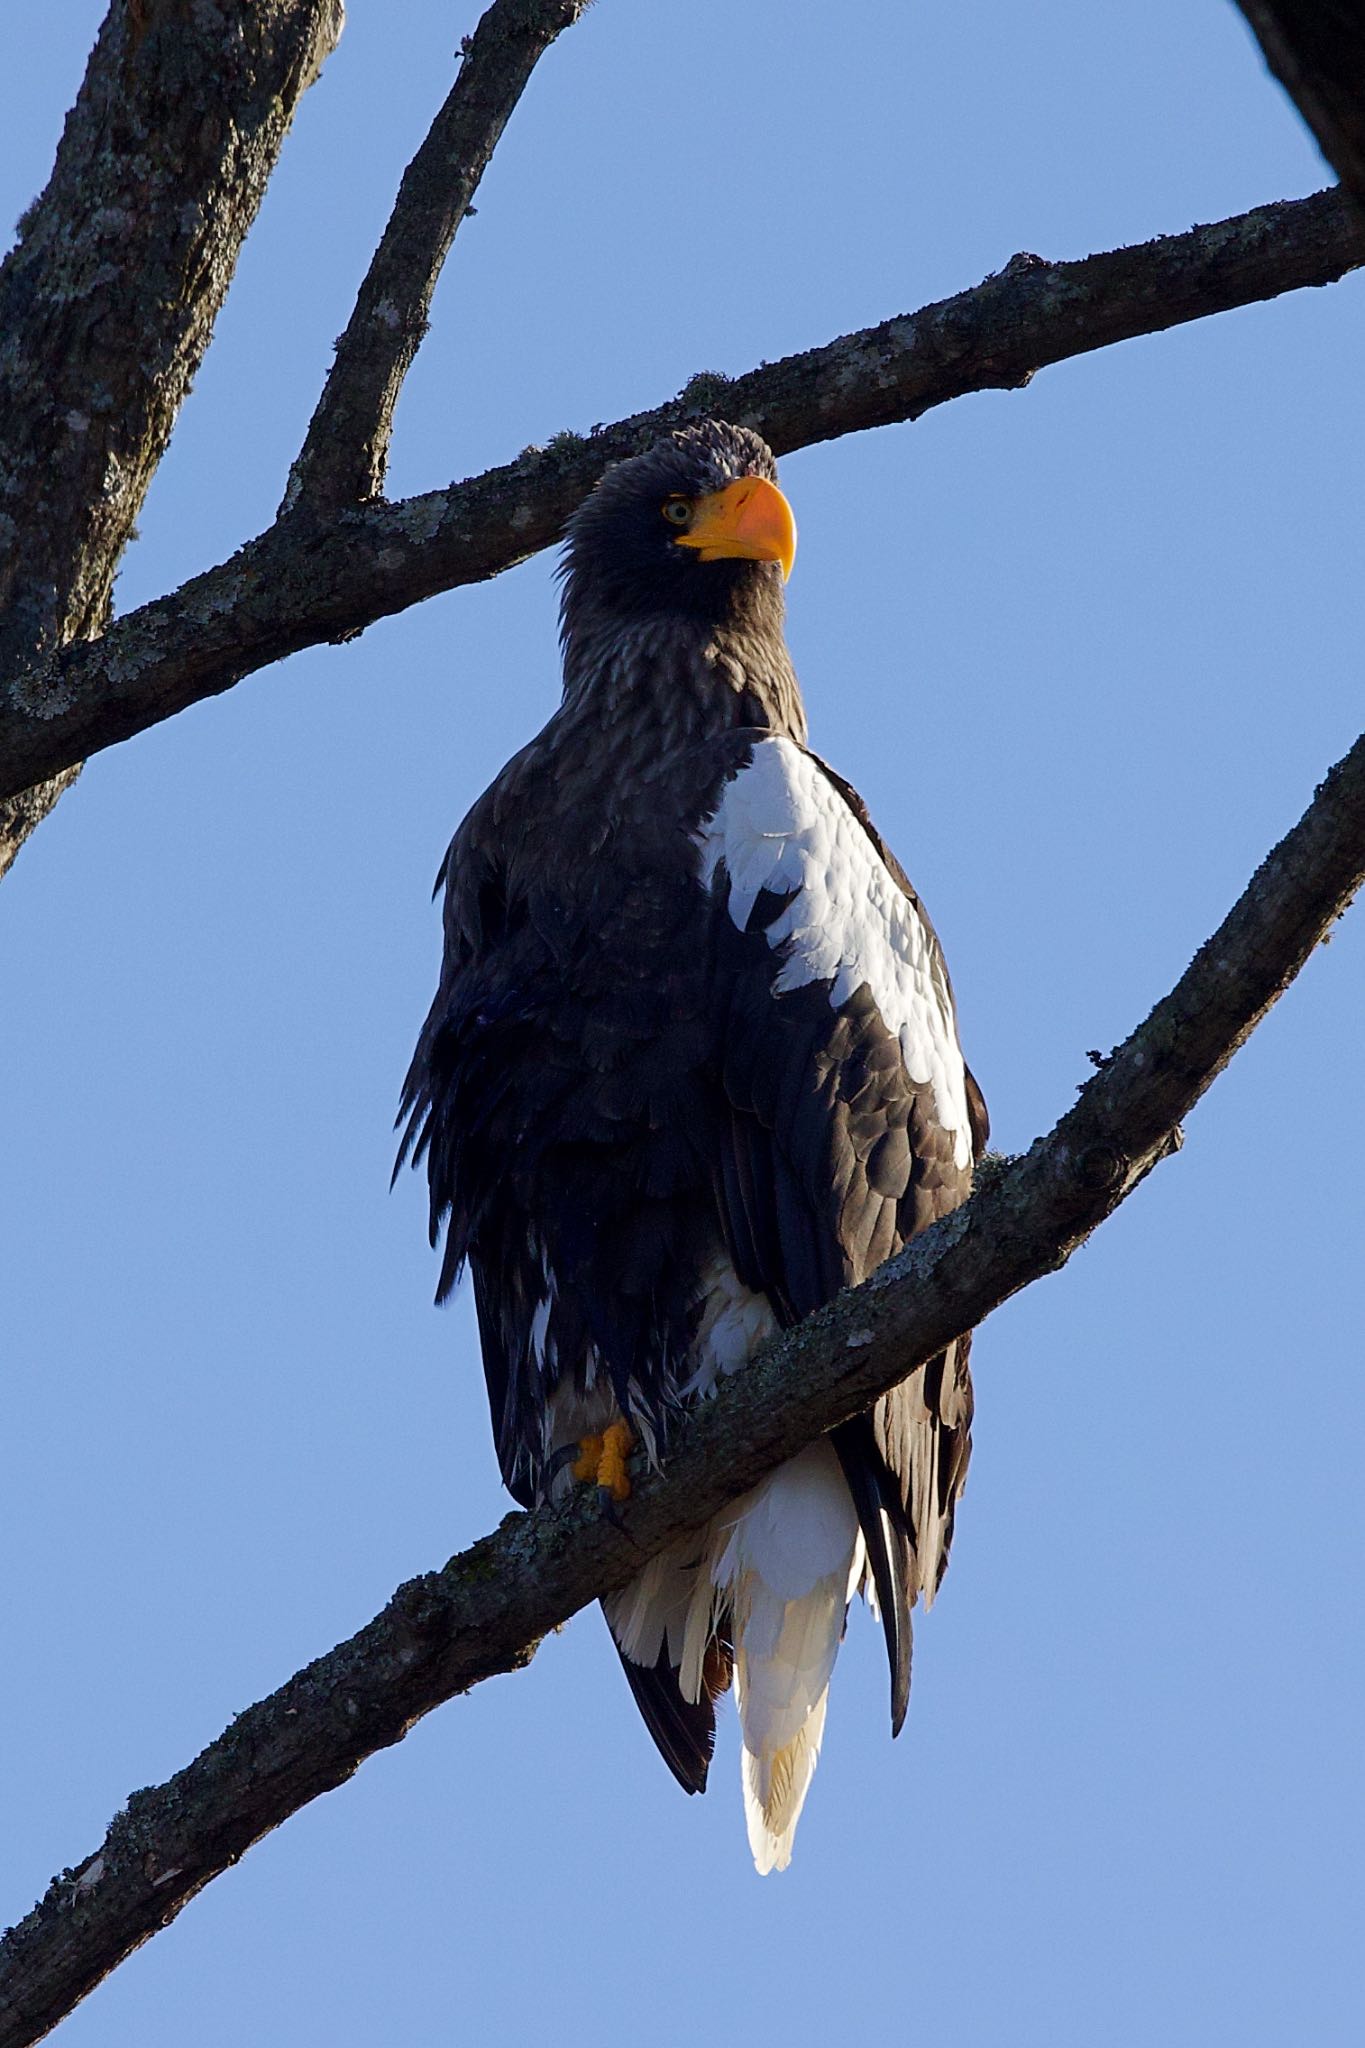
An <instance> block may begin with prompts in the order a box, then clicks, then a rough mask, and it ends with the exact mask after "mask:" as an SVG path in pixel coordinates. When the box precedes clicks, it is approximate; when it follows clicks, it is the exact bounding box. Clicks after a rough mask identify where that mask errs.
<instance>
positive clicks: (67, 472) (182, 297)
mask: <svg viewBox="0 0 1365 2048" xmlns="http://www.w3.org/2000/svg"><path fill="white" fill-rule="evenodd" d="M341 22H342V0H262V4H261V5H259V6H253V7H246V8H244V7H241V6H239V5H236V4H234V0H213V4H208V5H204V6H200V7H196V8H194V9H192V10H186V9H185V8H184V7H181V6H177V5H171V4H169V0H138V4H133V0H113V5H112V6H111V7H110V10H109V13H108V16H107V17H106V19H105V22H104V26H103V28H102V29H101V31H100V35H99V40H98V42H97V43H96V45H95V48H94V50H93V52H92V53H91V57H90V63H89V66H88V67H87V70H86V74H85V81H84V83H83V85H82V86H81V91H80V96H79V98H78V99H77V101H76V104H75V106H74V107H73V109H72V111H71V113H70V115H69V116H68V118H67V123H66V129H65V132H64V133H63V136H62V140H61V145H60V147H59V149H58V152H57V161H56V165H55V168H54V170H53V173H52V179H51V182H50V183H49V185H48V187H47V190H46V191H45V192H44V193H43V194H42V197H41V198H40V199H38V200H37V201H36V202H35V204H34V205H33V206H32V207H31V208H30V209H29V212H28V213H27V214H26V215H25V217H24V220H23V222H22V223H21V227H20V237H19V241H18V244H17V245H16V247H15V248H14V249H13V250H11V252H10V254H9V256H8V257H7V258H6V260H5V263H4V267H3V269H0V671H4V670H8V671H11V672H12V671H13V670H15V669H17V668H21V667H22V666H24V664H25V663H27V662H29V661H31V660H32V659H33V658H34V656H35V655H39V654H41V653H43V652H44V651H45V650H47V649H50V648H54V647H60V646H61V645H62V644H63V643H65V642H68V641H70V640H73V639H78V638H83V637H84V636H85V635H87V634H90V633H94V632H98V631H99V629H100V628H101V627H102V626H103V625H104V624H105V622H106V620H107V617H108V612H109V597H110V591H111V589H112V587H113V580H114V572H115V570H116V568H117V566H118V561H119V556H120V555H121V554H122V552H123V549H124V546H125V545H126V543H127V540H128V536H129V534H130V533H131V531H132V528H133V522H134V520H135V519H136V517H137V514H138V510H139V508H140V506H141V504H142V500H143V496H144V494H145V492H146V489H147V486H148V484H149V482H150V481H151V478H152V474H153V472H154V470H155V469H156V465H157V463H158V462H159V461H160V459H161V456H162V453H163V451H164V449H165V446H166V443H167V441H168V440H169V438H170V432H171V428H172V426H173V424H174V421H175V417H176V414H177V412H178V411H179V409H180V404H181V401H182V399H183V398H184V396H185V393H186V391H187V390H188V388H189V385H190V382H191V380H192V378H193V376H194V373H195V371H196V369H197V368H198V366H199V362H200V359H201V358H202V356H203V353H204V350H205V348H206V347H207V346H208V340H209V336H210V334H211V332H212V330H213V323H214V320H215V319H216V317H217V314H218V309H219V307H220V306H221V304H222V302H223V298H224V295H225V293H226V291H227V288H228V284H229V282H230V280H231V277H232V272H233V268H234V266H235V264H236V261H237V253H238V250H239V249H240V247H241V245H242V241H243V239H244V237H245V235H246V233H247V230H248V229H249V227H250V226H251V223H252V221H253V220H254V219H255V216H256V209H257V207H258V206H259V204H260V200H261V195H262V193H263V192H264V190H265V186H266V181H267V179H268V178H269V176H270V173H271V171H272V170H273V169H274V166H275V160H276V158H277V157H278V155H279V152H280V146H281V144H282V143H283V141H284V137H285V133H286V131H287V129H288V127H289V123H290V120H291V118H292V116H293V112H294V108H295V106H296V104H297V102H298V100H299V97H300V95H301V94H302V93H303V92H304V91H305V90H306V88H307V87H308V86H309V85H310V84H311V83H312V81H313V79H314V78H315V77H316V76H317V73H318V70H319V67H320V66H321V64H322V62H323V59H324V58H325V57H326V56H327V54H328V52H329V51H330V50H331V48H332V46H333V44H334V43H335V42H336V39H337V37H338V35H339V34H340V32H341ZM79 758H80V757H79V755H77V754H72V755H69V756H68V757H67V759H66V761H64V762H62V763H61V764H60V765H59V767H58V769H56V770H53V771H50V772H51V773H52V774H54V775H56V776H57V777H58V778H59V780H58V782H56V783H53V784H50V785H49V786H48V788H46V789H32V788H31V789H28V790H27V791H26V793H25V795H24V797H23V800H22V801H21V802H20V803H18V804H14V805H5V804H0V873H3V872H4V870H5V868H6V867H7V866H8V865H9V862H10V860H11V859H12V858H13V856H14V853H15V852H16V851H17V849H18V847H19V845H20V844H21V843H22V841H23V839H24V838H25V837H26V836H27V833H28V832H29V831H31V830H32V828H33V825H34V824H36V823H37V821H38V819H39V818H41V817H42V816H43V814H44V812H45V811H46V810H47V809H48V808H50V806H51V804H52V802H54V801H55V798H56V795H57V794H58V791H59V788H60V787H61V786H64V782H65V781H69V780H70V777H71V771H72V770H74V768H75V767H76V765H77V763H78V761H79ZM48 773H49V771H47V770H44V771H43V773H42V776H41V777H40V776H38V775H33V776H26V777H25V778H24V783H25V784H31V783H36V782H38V781H40V780H45V779H46V777H47V775H48ZM21 787H22V785H21ZM6 794H7V795H13V794H15V791H14V790H13V789H11V790H10V791H7V792H6Z"/></svg>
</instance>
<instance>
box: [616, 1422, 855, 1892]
mask: <svg viewBox="0 0 1365 2048" xmlns="http://www.w3.org/2000/svg"><path fill="white" fill-rule="evenodd" d="M865 1562H866V1558H865V1551H864V1545H863V1539H862V1534H861V1532H860V1530H859V1528H858V1517H857V1514H856V1512H855V1510H854V1506H853V1499H852V1496H851V1495H850V1493H849V1490H848V1485H847V1483H846V1481H845V1479H844V1476H843V1473H842V1471H841V1470H840V1467H839V1460H838V1458H837V1457H836V1455H835V1453H834V1451H833V1450H832V1449H831V1447H830V1445H829V1444H827V1443H819V1444H814V1445H812V1446H811V1448H810V1449H809V1450H805V1451H803V1452H801V1454H800V1456H799V1457H796V1458H793V1459H791V1460H790V1462H789V1463H787V1464H785V1465H781V1466H779V1467H778V1469H777V1470H776V1471H775V1472H772V1473H770V1474H769V1475H768V1477H767V1478H766V1479H765V1480H763V1481H762V1483H761V1484H760V1485H758V1486H756V1487H755V1488H754V1490H753V1491H752V1493H747V1494H745V1495H744V1497H743V1499H741V1500H738V1501H736V1502H735V1503H734V1504H733V1506H731V1507H729V1508H727V1510H726V1511H725V1513H724V1515H723V1516H720V1517H718V1518H717V1520H716V1521H715V1522H713V1523H712V1524H711V1525H710V1527H709V1528H708V1529H707V1530H705V1531H704V1532H703V1533H702V1535H701V1536H699V1537H691V1538H687V1539H684V1540H683V1542H681V1543H679V1544H675V1545H674V1546H672V1548H671V1549H669V1550H667V1551H665V1552H664V1553H663V1555H662V1556H660V1557H656V1558H654V1559H652V1560H651V1562H650V1563H649V1564H648V1565H646V1567H645V1569H644V1571H643V1572H641V1574H640V1576H639V1578H638V1579H636V1580H635V1581H634V1582H633V1583H632V1584H631V1585H629V1586H628V1587H626V1588H625V1590H624V1591H623V1592H621V1593H618V1594H615V1595H613V1596H612V1598H611V1599H610V1600H608V1601H607V1602H606V1603H605V1605H606V1610H607V1619H608V1621H609V1622H610V1624H611V1629H612V1633H613V1634H614V1635H615V1637H616V1640H617V1642H618V1643H619V1645H620V1647H621V1649H622V1651H623V1652H624V1653H625V1655H626V1656H627V1657H630V1658H632V1659H633V1660H634V1661H635V1662H636V1663H638V1664H644V1665H647V1666H648V1665H652V1664H654V1662H655V1661H656V1660H657V1658H658V1656H659V1652H660V1650H661V1649H662V1648H664V1646H665V1645H667V1649H668V1655H669V1661H670V1663H672V1664H673V1665H675V1666H676V1667H677V1670H678V1683H679V1689H680V1691H681V1692H682V1695H683V1697H684V1699H687V1700H692V1701H695V1700H697V1699H699V1698H700V1697H701V1689H702V1682H703V1678H702V1672H703V1658H704V1656H705V1652H706V1647H707V1644H708V1642H709V1640H710V1637H711V1632H712V1629H713V1627H714V1625H715V1621H716V1617H717V1616H718V1615H719V1614H721V1613H726V1614H728V1616H729V1618H730V1633H731V1638H732V1641H733V1643H734V1652H735V1698H736V1702H737V1704H738V1707H739V1722H740V1731H741V1734H742V1737H743V1743H744V1757H743V1776H744V1806H745V1813H746V1817H747V1820H748V1826H749V1846H750V1848H751V1849H752V1850H753V1855H754V1862H755V1864H756V1866H757V1868H758V1869H759V1871H760V1872H762V1873H764V1874H765V1875H766V1873H767V1872H768V1871H770V1870H785V1869H786V1867H787V1865H788V1863H789V1862H790V1861H791V1851H792V1838H793V1836H794V1834H795V1832H796V1823H797V1821H798V1819H799V1818H800V1814H801V1807H802V1804H803V1802H804V1800H805V1797H806V1793H807V1792H808V1791H809V1789H810V1781H811V1778H812V1776H813V1775H814V1772H815V1765H816V1760H817V1758H818V1757H819V1754H820V1738H821V1736H822V1735H823V1733H824V1726H825V1702H826V1697H827V1695H828V1692H829V1680H830V1673H831V1672H832V1671H833V1669H834V1659H835V1657H836V1655H837V1654H838V1649H839V1641H840V1638H841V1636H842V1634H843V1628H844V1616H845V1613H846V1612H847V1609H848V1603H849V1601H850V1600H851V1599H852V1597H853V1593H854V1590H855V1588H856V1587H857V1584H858V1582H859V1580H860V1579H861V1578H862V1576H863V1572H864V1567H865Z"/></svg>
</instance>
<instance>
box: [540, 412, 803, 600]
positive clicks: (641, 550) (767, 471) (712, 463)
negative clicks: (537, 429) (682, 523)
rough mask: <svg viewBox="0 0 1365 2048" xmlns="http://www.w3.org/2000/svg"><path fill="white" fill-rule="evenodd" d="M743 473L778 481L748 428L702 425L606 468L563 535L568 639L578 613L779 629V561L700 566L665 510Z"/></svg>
mask: <svg viewBox="0 0 1365 2048" xmlns="http://www.w3.org/2000/svg"><path fill="white" fill-rule="evenodd" d="M746 476H759V477H763V478H765V479H766V480H767V481H768V482H769V483H772V482H775V481H776V477H777V465H776V463H775V462H774V461H773V456H772V451H771V449H770V448H769V447H768V444H767V442H766V441H764V440H762V439H760V437H759V436H758V435H757V434H755V433H754V432H753V431H752V430H751V429H750V428H748V427H732V426H729V425H728V424H727V423H726V422H725V421H723V420H701V421H699V422H698V423H697V425H696V426H691V427H680V428H679V429H678V431H677V432H676V433H673V434H669V435H668V436H667V437H666V438H665V439H664V440H662V441H656V442H655V444H654V446H653V447H652V448H649V449H647V450H646V451H645V453H644V454H643V455H634V456H631V457H630V458H629V459H628V460H627V461H625V462H618V463H617V464H616V465H615V467H614V468H612V469H609V470H608V471H607V473H606V475H605V476H604V477H603V478H602V480H601V482H600V483H599V484H598V485H597V488H596V489H595V490H594V491H593V492H592V493H591V494H590V495H589V496H588V497H587V498H585V499H584V501H583V503H582V504H581V505H580V506H579V508H578V510H577V511H576V512H575V513H574V515H573V517H572V518H571V519H570V520H569V523H568V525H567V526H566V528H565V536H564V537H565V550H564V558H563V562H562V564H561V569H560V573H561V574H562V576H563V578H564V596H563V600H562V603H561V620H562V627H563V634H564V637H565V639H566V641H567V640H568V639H570V638H571V637H572V636H573V635H574V632H575V630H576V627H577V625H578V622H579V615H580V614H581V613H584V612H590V613H591V614H592V623H593V624H594V625H595V626H596V625H600V623H601V622H602V621H603V618H604V615H612V616H615V617H616V618H619V619H620V620H621V621H622V623H623V624H624V623H632V624H633V623H635V622H636V621H638V620H640V619H642V618H648V617H658V616H665V615H666V616H670V617H674V618H692V619H700V620H703V621H705V622H706V623H708V624H712V625H724V624H730V623H739V621H740V620H741V619H743V618H744V617H745V615H746V614H748V613H750V612H751V611H754V612H756V613H757V614H758V616H759V617H760V618H761V620H762V624H763V626H764V627H765V628H766V629H768V630H771V628H772V626H773V625H774V624H776V625H777V626H778V628H779V630H780V624H781V618H782V578H781V572H780V571H779V569H778V568H777V566H776V564H775V563H772V562H753V561H702V560H701V559H700V558H699V556H698V555H697V554H696V553H695V552H694V551H693V550H691V549H688V548H686V547H682V546H679V544H678V530H677V528H676V527H675V526H671V525H670V524H669V522H668V519H667V518H666V516H665V513H664V507H665V506H666V505H667V504H669V503H670V501H676V500H678V499H685V500H691V499H698V498H705V497H708V496H709V495H710V494H711V493H713V492H715V491H721V490H724V488H725V486H726V485H727V484H731V483H735V482H737V481H738V480H739V479H740V478H742V477H746Z"/></svg>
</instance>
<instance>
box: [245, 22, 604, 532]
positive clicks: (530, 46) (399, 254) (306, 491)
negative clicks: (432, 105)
mask: <svg viewBox="0 0 1365 2048" xmlns="http://www.w3.org/2000/svg"><path fill="white" fill-rule="evenodd" d="M586 5H587V0H493V5H492V6H491V7H490V8H489V9H488V11H487V13H486V14H484V15H483V17H482V19H481V20H480V22H479V25H478V27H477V28H476V29H475V31H474V33H473V35H472V36H469V37H467V38H466V41H465V44H464V47H463V49H462V51H461V58H462V62H461V65H460V70H459V73H458V76H457V77H456V80H455V83H454V85H453V86H452V87H451V89H450V91H449V93H448V94H447V96H446V100H445V104H444V105H443V106H442V108H441V110H440V112H439V113H438V114H437V116H436V119H435V120H434V121H433V122H432V124H431V128H430V130H429V132H428V134H427V137H426V140H425V141H424V142H423V144H422V146H421V148H420V149H419V150H418V152H417V154H416V156H415V157H414V158H413V160H412V162H411V163H410V164H409V165H408V168H407V170H406V171H405V172H404V174H403V182H402V184H401V185H400V186H399V188H398V198H397V200H396V201H395V203H394V209H393V213H392V214H391V216H390V218H389V224H388V226H387V227H386V228H385V230H384V233H383V235H382V237H381V239H380V243H379V247H378V248H377V249H376V250H375V252H374V259H373V261H372V262H371V264H370V267H369V270H368V272H367V273H366V277H365V282H364V283H363V284H362V285H361V287H360V293H359V296H358V297H357V299H356V303H355V310H354V312H353V313H352V314H351V317H350V320H349V322H348V323H347V327H346V332H345V333H344V334H343V335H342V337H341V339H340V341H339V342H338V343H337V352H336V358H335V360H334V362H333V364H332V368H331V370H330V372H329V374H328V377H327V383H326V385H325V387H324V389H323V393H322V397H321V398H320V400H319V401H318V406H317V410H316V412H315V413H314V414H313V418H312V421H311V422H310V424H309V428H308V434H307V438H306V439H305V441H304V444H303V447H302V449H301V450H300V452H299V456H298V460H297V461H296V462H295V464H294V466H293V468H292V470H291V471H290V473H289V488H288V490H287V491H286V493H285V499H284V504H283V505H282V506H281V508H280V509H281V511H289V510H290V509H291V508H292V507H293V506H295V505H307V506H308V507H310V508H311V509H312V510H313V511H315V512H334V511H338V510H339V509H340V508H341V507H342V506H343V505H354V504H362V503H364V502H365V501H366V500H368V499H371V498H377V497H378V496H379V495H380V493H381V492H382V491H383V488H384V472H385V469H386V468H387V466H388V458H389V440H390V437H391V436H392V433H393V414H394V408H395V406H396V405H397V403H398V394H399V392H400V391H401V389H402V386H403V379H404V378H405V377H406V376H407V374H408V371H409V370H410V369H411V368H412V363H413V358H414V357H415V356H416V354H417V351H418V349H419V348H420V347H421V344H422V338H423V336H424V335H425V333H426V331H427V314H428V313H429V312H430V310H431V297H432V293H433V292H434V291H435V289H436V281H437V279H438V278H439V277H440V275H441V266H442V264H443V263H444V262H445V260H446V257H447V256H448V255H449V253H450V245H451V243H452V242H453V241H454V239H455V236H456V234H457V233H458V231H459V228H460V223H461V222H462V221H463V220H464V218H465V216H466V215H467V214H468V212H469V208H470V202H471V200H472V199H473V197H474V194H475V192H476V191H477V190H478V186H479V180H480V179H481V178H482V176H483V174H484V172H485V171H486V170H487V168H488V163H489V159H490V158H491V156H492V154H493V151H494V150H495V149H496V147H497V145H498V142H499V140H500V138H501V135H502V131H503V129H504V128H505V127H506V126H507V123H508V120H509V119H510V117H511V114H512V110H513V108H514V107H515V106H516V104H517V101H518V100H519V99H520V98H521V95H522V93H523V91H524V90H525V88H526V85H527V82H528V80H529V79H530V76H531V73H532V71H533V70H534V69H535V67H536V64H537V63H538V62H539V60H540V58H541V57H542V56H544V54H545V52H546V51H547V50H548V49H549V47H550V45H551V43H553V42H554V40H555V38H556V37H557V36H558V35H560V34H561V33H562V32H563V30H564V29H566V28H572V26H573V24H574V23H575V22H576V21H577V20H578V18H579V16H580V15H581V14H582V12H583V9H584V7H585V6H586Z"/></svg>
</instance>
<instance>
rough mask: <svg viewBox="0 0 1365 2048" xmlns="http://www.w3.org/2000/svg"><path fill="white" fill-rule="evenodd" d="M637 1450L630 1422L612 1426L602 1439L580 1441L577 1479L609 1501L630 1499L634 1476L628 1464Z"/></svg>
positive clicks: (585, 1438)
mask: <svg viewBox="0 0 1365 2048" xmlns="http://www.w3.org/2000/svg"><path fill="white" fill-rule="evenodd" d="M634 1448H635V1433H634V1431H633V1430H632V1429H631V1426H630V1424H629V1423H628V1422H613V1423H610V1424H609V1425H608V1426H607V1428H606V1429H605V1430H604V1431H603V1433H602V1435H601V1436H585V1437H580V1438H579V1440H578V1458H577V1461H576V1463H575V1465H574V1468H573V1476H574V1478H575V1479H582V1480H584V1481H587V1482H588V1483H590V1484H592V1485H595V1486H596V1488H597V1490H598V1492H599V1493H601V1494H602V1495H604V1496H605V1499H606V1500H607V1501H612V1502H615V1501H622V1500H629V1499H630V1474H629V1473H628V1472H627V1470H626V1461H627V1460H628V1459H629V1457H630V1454H631V1452H632V1451H633V1450H634Z"/></svg>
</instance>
